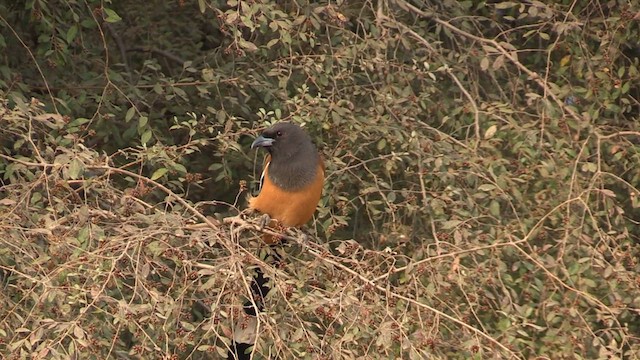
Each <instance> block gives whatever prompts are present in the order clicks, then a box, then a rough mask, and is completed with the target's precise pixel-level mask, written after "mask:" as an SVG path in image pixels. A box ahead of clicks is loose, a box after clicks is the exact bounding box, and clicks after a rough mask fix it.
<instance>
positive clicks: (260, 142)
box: [251, 135, 275, 149]
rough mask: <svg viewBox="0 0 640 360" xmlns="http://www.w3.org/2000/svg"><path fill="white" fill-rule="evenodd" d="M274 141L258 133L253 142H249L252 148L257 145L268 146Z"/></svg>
mask: <svg viewBox="0 0 640 360" xmlns="http://www.w3.org/2000/svg"><path fill="white" fill-rule="evenodd" d="M274 142H275V139H272V138H268V137H264V136H262V135H260V136H258V137H257V138H256V139H255V140H254V141H253V143H251V148H252V149H253V148H257V147H269V146H271V145H273V143H274Z"/></svg>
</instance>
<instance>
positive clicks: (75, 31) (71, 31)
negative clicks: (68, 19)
mask: <svg viewBox="0 0 640 360" xmlns="http://www.w3.org/2000/svg"><path fill="white" fill-rule="evenodd" d="M77 34H78V26H77V25H71V27H70V28H69V30H67V38H66V39H67V44H71V43H72V42H73V40H74V39H75V38H76V35H77Z"/></svg>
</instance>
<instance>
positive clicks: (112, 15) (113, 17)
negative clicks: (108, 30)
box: [104, 8, 122, 23]
mask: <svg viewBox="0 0 640 360" xmlns="http://www.w3.org/2000/svg"><path fill="white" fill-rule="evenodd" d="M104 13H105V15H107V17H106V18H105V19H104V21H106V22H108V23H116V22H119V21H122V18H121V17H120V15H118V13H116V12H115V11H113V10H111V9H109V8H104Z"/></svg>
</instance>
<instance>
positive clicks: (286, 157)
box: [227, 122, 325, 360]
mask: <svg viewBox="0 0 640 360" xmlns="http://www.w3.org/2000/svg"><path fill="white" fill-rule="evenodd" d="M255 148H263V149H265V150H266V151H267V153H268V154H267V156H266V158H265V161H264V166H263V170H262V174H261V176H260V191H259V193H258V195H257V196H255V197H250V198H249V206H248V207H249V209H251V210H253V211H257V212H259V213H262V214H263V216H266V217H267V219H266V221H264V224H265V225H266V224H269V225H270V226H275V225H278V224H279V225H281V226H284V227H301V226H303V225H304V224H306V223H307V222H309V220H311V219H312V218H313V214H314V213H315V211H316V208H317V206H318V203H319V202H320V198H321V197H322V189H323V187H324V179H325V167H324V161H323V159H322V156H321V155H320V153H319V152H318V149H317V148H316V146H315V145H314V143H313V141H312V140H311V137H310V136H309V134H307V133H306V132H305V131H304V130H303V129H302V128H301V127H300V126H299V125H297V124H294V123H291V122H279V123H276V124H274V125H272V126H271V127H269V128H267V129H265V130H264V131H263V132H262V134H261V135H260V136H258V137H257V138H256V139H255V140H254V141H253V143H252V144H251V149H255ZM263 240H264V241H265V242H266V243H267V244H269V245H271V246H274V244H276V243H277V239H276V238H275V237H273V236H269V235H265V236H263ZM273 257H274V259H272V262H273V261H278V260H280V257H279V255H278V254H277V253H276V254H274V256H273ZM255 272H256V273H255V275H254V277H253V282H252V284H251V290H252V293H253V295H254V302H251V301H248V302H247V303H245V305H244V311H245V313H246V314H247V315H249V316H256V315H257V314H256V310H258V311H261V310H262V299H263V298H264V296H265V295H266V294H267V292H269V290H270V288H269V286H268V285H267V282H268V280H269V279H268V278H267V277H266V276H265V275H264V273H263V272H262V270H261V269H260V268H258V269H256V271H255ZM254 303H255V304H258V309H256V307H255V306H254V305H253V304H254ZM250 330H251V329H250ZM254 331H255V330H254ZM239 333H240V332H239ZM242 338H244V339H247V338H250V339H252V340H248V341H247V340H244V341H242ZM253 342H255V336H253V337H252V336H249V337H247V336H246V335H244V334H239V335H236V334H234V341H233V342H232V344H231V347H230V349H229V352H228V356H227V357H228V359H238V360H244V359H249V355H248V354H245V352H247V351H248V349H249V348H250V347H251V346H252V345H253Z"/></svg>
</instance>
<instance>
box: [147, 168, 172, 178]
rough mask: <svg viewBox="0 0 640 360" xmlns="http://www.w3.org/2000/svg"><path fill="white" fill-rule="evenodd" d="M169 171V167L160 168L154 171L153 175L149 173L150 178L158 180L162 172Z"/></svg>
mask: <svg viewBox="0 0 640 360" xmlns="http://www.w3.org/2000/svg"><path fill="white" fill-rule="evenodd" d="M168 171H169V169H167V168H160V169H158V170H156V171H154V172H153V175H151V180H158V179H160V178H161V177H162V176H163V175H164V174H166V173H167V172H168Z"/></svg>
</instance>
